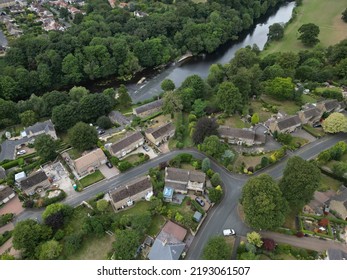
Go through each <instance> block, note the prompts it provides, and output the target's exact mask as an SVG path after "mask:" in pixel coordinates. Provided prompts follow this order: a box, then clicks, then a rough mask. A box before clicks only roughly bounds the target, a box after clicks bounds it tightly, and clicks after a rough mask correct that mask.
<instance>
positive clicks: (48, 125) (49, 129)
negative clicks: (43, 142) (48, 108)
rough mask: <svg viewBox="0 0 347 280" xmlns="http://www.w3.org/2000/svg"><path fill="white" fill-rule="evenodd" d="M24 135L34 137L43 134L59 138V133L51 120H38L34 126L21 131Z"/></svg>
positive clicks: (55, 138)
mask: <svg viewBox="0 0 347 280" xmlns="http://www.w3.org/2000/svg"><path fill="white" fill-rule="evenodd" d="M20 134H21V136H22V137H28V138H32V137H35V136H38V135H41V134H47V135H50V136H51V137H52V138H53V139H54V140H57V139H58V137H57V134H56V132H55V129H54V125H53V123H52V121H51V120H48V121H45V122H38V123H36V124H34V125H32V126H29V127H28V128H26V129H25V130H23V131H22V132H21V133H20Z"/></svg>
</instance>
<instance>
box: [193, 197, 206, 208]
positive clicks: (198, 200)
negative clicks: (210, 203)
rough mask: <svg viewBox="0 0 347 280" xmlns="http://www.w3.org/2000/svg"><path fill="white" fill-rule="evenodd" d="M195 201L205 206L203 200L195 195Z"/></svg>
mask: <svg viewBox="0 0 347 280" xmlns="http://www.w3.org/2000/svg"><path fill="white" fill-rule="evenodd" d="M195 201H196V202H197V203H199V205H200V206H201V207H204V206H205V202H204V201H203V200H202V199H201V198H200V197H198V196H197V197H196V198H195Z"/></svg>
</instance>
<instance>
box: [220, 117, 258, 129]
mask: <svg viewBox="0 0 347 280" xmlns="http://www.w3.org/2000/svg"><path fill="white" fill-rule="evenodd" d="M223 125H226V126H230V127H236V128H248V127H250V126H251V125H250V124H249V123H245V122H243V121H242V120H241V117H240V116H239V115H233V116H232V117H229V118H227V119H225V123H224V124H223Z"/></svg>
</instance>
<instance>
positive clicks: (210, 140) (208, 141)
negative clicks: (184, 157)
mask: <svg viewBox="0 0 347 280" xmlns="http://www.w3.org/2000/svg"><path fill="white" fill-rule="evenodd" d="M201 150H202V151H204V152H205V153H206V154H207V155H209V156H211V157H215V158H219V157H220V156H221V155H222V154H223V153H224V151H225V150H226V148H225V147H224V146H223V145H221V142H220V141H219V138H218V136H216V135H211V136H208V137H206V138H205V140H204V142H203V143H202V144H201Z"/></svg>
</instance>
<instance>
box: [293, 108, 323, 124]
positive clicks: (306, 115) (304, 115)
mask: <svg viewBox="0 0 347 280" xmlns="http://www.w3.org/2000/svg"><path fill="white" fill-rule="evenodd" d="M298 116H299V118H300V120H301V123H302V124H310V125H314V124H316V123H318V122H319V121H320V119H321V117H322V112H321V110H319V109H318V108H317V107H315V106H312V107H311V108H307V109H304V110H301V111H299V112H298Z"/></svg>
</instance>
